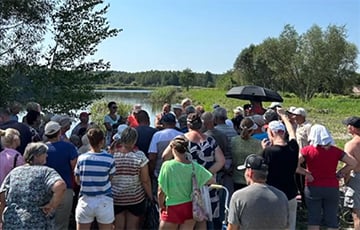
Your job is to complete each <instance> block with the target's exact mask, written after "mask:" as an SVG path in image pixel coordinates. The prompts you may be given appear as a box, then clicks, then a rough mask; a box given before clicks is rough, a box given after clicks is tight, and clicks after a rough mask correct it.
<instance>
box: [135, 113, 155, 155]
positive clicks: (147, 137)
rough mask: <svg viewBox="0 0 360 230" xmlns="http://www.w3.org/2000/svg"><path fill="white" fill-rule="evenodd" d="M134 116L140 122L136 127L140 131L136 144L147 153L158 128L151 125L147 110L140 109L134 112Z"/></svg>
mask: <svg viewBox="0 0 360 230" xmlns="http://www.w3.org/2000/svg"><path fill="white" fill-rule="evenodd" d="M134 116H135V118H136V120H137V122H138V126H137V127H136V128H135V129H136V131H137V133H138V139H137V141H136V144H135V145H136V146H137V147H138V148H139V149H140V150H141V151H143V152H144V153H145V154H146V155H147V153H148V151H149V146H150V141H151V138H152V137H153V135H154V133H156V131H158V130H157V129H155V128H153V127H150V117H149V114H148V113H147V112H146V111H145V110H139V111H138V112H136V113H134ZM147 157H148V156H147Z"/></svg>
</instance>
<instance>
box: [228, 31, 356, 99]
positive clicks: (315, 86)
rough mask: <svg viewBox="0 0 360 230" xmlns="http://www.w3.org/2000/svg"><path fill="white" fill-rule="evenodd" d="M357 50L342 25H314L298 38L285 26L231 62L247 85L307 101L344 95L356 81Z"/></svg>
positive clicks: (294, 32)
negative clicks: (318, 96) (321, 95)
mask: <svg viewBox="0 0 360 230" xmlns="http://www.w3.org/2000/svg"><path fill="white" fill-rule="evenodd" d="M357 53H358V50H357V47H356V46H355V45H354V44H352V43H349V42H347V41H346V30H345V27H344V26H329V27H328V28H327V29H326V30H325V31H322V30H321V28H320V27H318V26H316V25H314V26H313V27H311V28H310V29H309V30H308V31H307V32H306V33H304V34H302V35H299V34H298V33H297V32H296V31H295V29H294V28H293V27H292V26H290V25H286V26H285V27H284V30H283V32H282V33H281V34H280V36H279V38H268V39H266V40H264V41H263V42H262V43H261V44H260V45H257V46H255V45H251V46H250V47H249V48H247V49H244V50H243V51H242V52H241V53H240V55H239V56H238V58H237V59H236V61H235V63H234V69H235V70H236V71H238V72H239V73H240V76H241V78H242V79H243V80H244V82H245V83H247V84H254V85H259V86H265V87H267V88H270V89H274V90H280V91H283V92H291V93H294V94H296V95H297V96H299V97H300V98H301V99H302V100H304V101H308V100H310V99H311V98H312V97H314V95H315V94H316V93H318V92H325V93H336V94H344V93H348V92H349V88H350V87H351V86H352V85H353V84H354V83H355V82H356V80H357V74H356V72H355V71H356V69H357V64H356V56H357Z"/></svg>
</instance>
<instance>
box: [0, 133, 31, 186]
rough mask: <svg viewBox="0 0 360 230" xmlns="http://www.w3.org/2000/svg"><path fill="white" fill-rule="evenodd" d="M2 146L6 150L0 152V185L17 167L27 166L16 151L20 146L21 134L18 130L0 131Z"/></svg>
mask: <svg viewBox="0 0 360 230" xmlns="http://www.w3.org/2000/svg"><path fill="white" fill-rule="evenodd" d="M0 136H1V146H2V147H3V148H4V149H3V150H2V151H1V152H0V184H2V182H3V181H4V178H5V177H6V175H7V174H9V172H10V171H11V170H12V169H13V168H15V167H16V166H20V165H23V164H25V161H24V158H23V157H22V156H21V154H20V153H19V152H18V151H16V148H17V147H19V146H20V133H19V131H17V130H16V129H13V128H8V129H6V130H2V129H0Z"/></svg>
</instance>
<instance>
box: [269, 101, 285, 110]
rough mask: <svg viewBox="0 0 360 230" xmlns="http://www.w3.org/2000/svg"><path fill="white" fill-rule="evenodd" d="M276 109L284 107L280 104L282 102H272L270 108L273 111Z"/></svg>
mask: <svg viewBox="0 0 360 230" xmlns="http://www.w3.org/2000/svg"><path fill="white" fill-rule="evenodd" d="M275 107H282V103H280V102H271V104H270V106H269V107H268V108H269V109H273V108H275Z"/></svg>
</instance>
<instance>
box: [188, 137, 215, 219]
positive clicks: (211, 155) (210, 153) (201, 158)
mask: <svg viewBox="0 0 360 230" xmlns="http://www.w3.org/2000/svg"><path fill="white" fill-rule="evenodd" d="M217 146H218V144H217V143H216V141H215V139H214V138H212V137H210V136H208V137H207V138H206V140H205V141H204V142H201V143H194V142H189V151H190V153H191V156H192V158H193V160H195V161H196V162H197V163H198V164H200V165H202V166H204V167H205V168H206V169H209V168H210V167H211V166H212V165H213V164H215V149H216V148H217ZM209 194H210V199H211V208H212V210H213V218H218V217H219V216H220V212H219V209H220V203H219V202H220V200H219V196H218V191H217V190H216V189H213V190H210V191H209Z"/></svg>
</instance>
